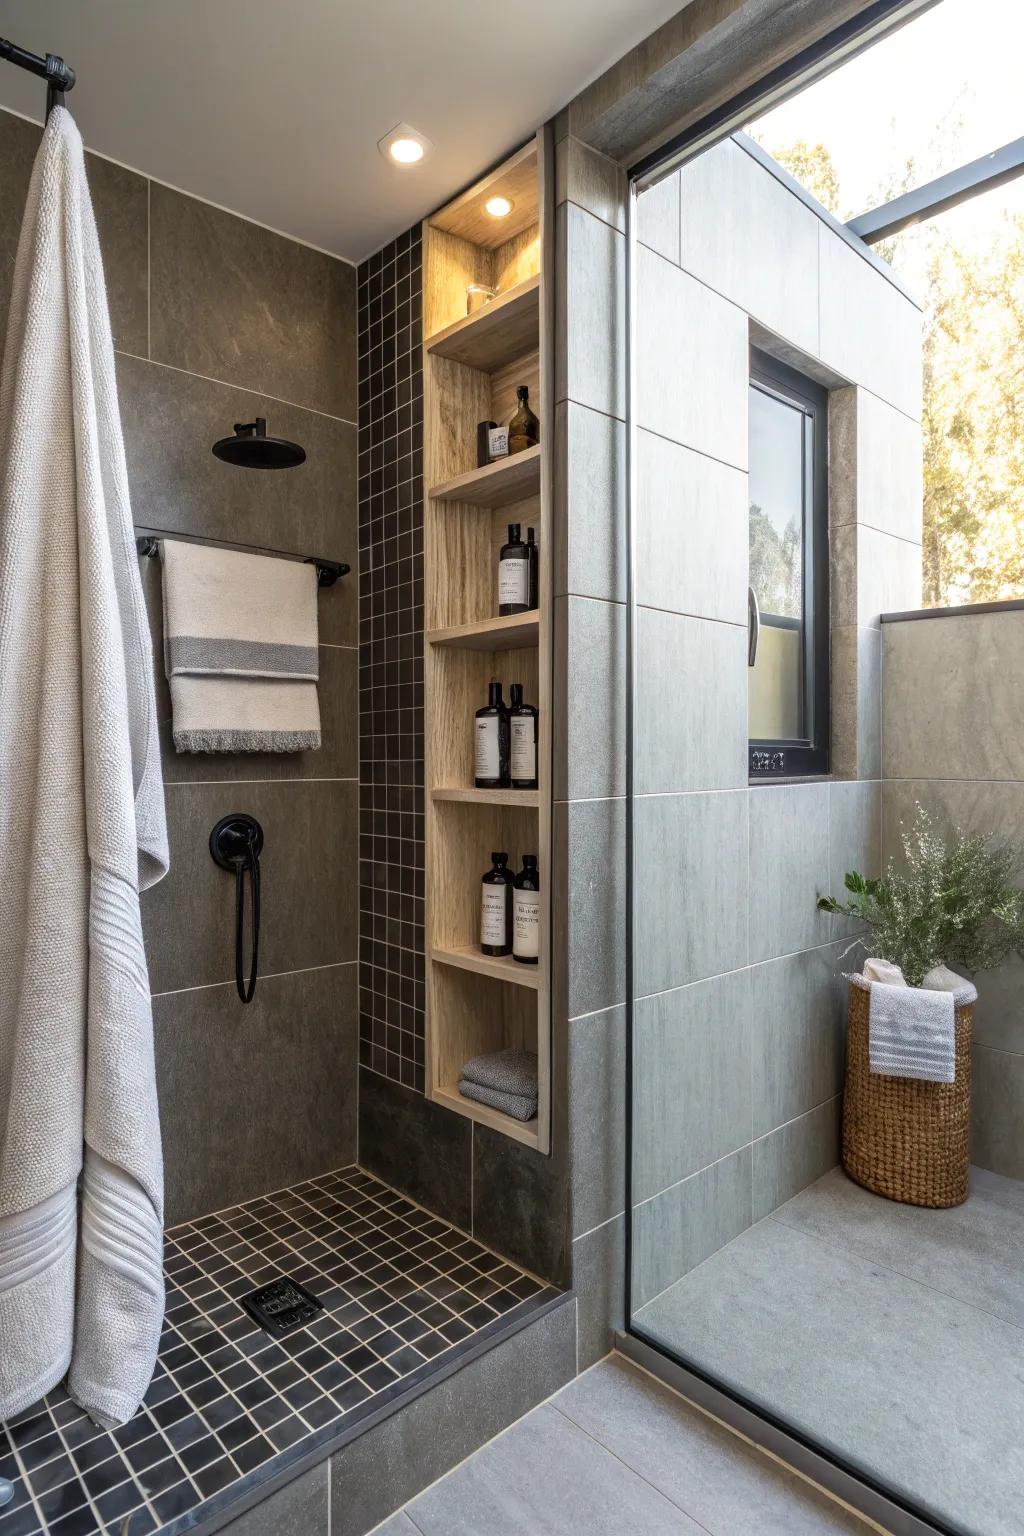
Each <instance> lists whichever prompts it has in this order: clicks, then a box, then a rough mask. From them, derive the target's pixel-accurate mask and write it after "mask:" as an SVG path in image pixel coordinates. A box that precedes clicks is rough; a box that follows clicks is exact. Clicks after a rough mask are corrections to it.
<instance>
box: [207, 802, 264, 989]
mask: <svg viewBox="0 0 1024 1536" xmlns="http://www.w3.org/2000/svg"><path fill="white" fill-rule="evenodd" d="M262 849H263V828H262V827H261V826H260V824H259V822H258V821H257V820H256V818H255V816H249V815H247V814H246V813H245V812H244V811H238V812H234V813H233V814H231V815H230V816H222V817H221V819H220V821H218V823H217V825H216V826H215V827H214V829H213V831H212V832H211V833H210V855H211V857H212V858H213V861H214V863H215V864H218V865H219V866H220V868H221V869H226V870H227V871H228V872H229V873H230V874H233V875H234V877H235V987H236V988H237V991H238V995H239V997H240V998H241V1000H242V1002H243V1003H251V1002H252V1000H253V996H254V995H255V992H256V980H257V977H258V975H259V951H260V853H261V852H262ZM247 871H248V875H249V890H250V900H251V904H252V950H251V955H250V961H249V979H248V981H246V979H245V969H244V962H243V949H244V943H245V876H246V872H247Z"/></svg>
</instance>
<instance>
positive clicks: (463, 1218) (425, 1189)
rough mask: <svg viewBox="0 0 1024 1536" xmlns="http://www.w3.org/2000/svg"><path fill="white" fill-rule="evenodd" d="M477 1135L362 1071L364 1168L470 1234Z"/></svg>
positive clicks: (418, 1097)
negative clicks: (475, 1137) (473, 1144)
mask: <svg viewBox="0 0 1024 1536" xmlns="http://www.w3.org/2000/svg"><path fill="white" fill-rule="evenodd" d="M472 1131H473V1125H472V1121H470V1120H465V1119H464V1118H463V1117H462V1115H453V1114H452V1113H451V1111H450V1110H447V1109H442V1108H440V1107H439V1106H438V1105H437V1104H432V1103H431V1102H430V1100H429V1099H425V1098H424V1097H423V1095H422V1094H421V1093H416V1092H415V1091H414V1090H413V1089H412V1088H403V1087H402V1086H401V1085H400V1084H399V1083H393V1082H391V1080H390V1079H389V1078H386V1077H381V1075H380V1073H379V1072H370V1071H369V1070H368V1069H367V1068H365V1067H363V1068H362V1069H361V1070H360V1074H359V1161H360V1163H362V1165H363V1166H364V1167H365V1168H368V1169H369V1171H370V1172H371V1173H375V1174H376V1175H377V1177H378V1178H380V1179H383V1180H384V1182H385V1183H386V1184H393V1185H394V1186H395V1187H396V1188H398V1189H401V1190H404V1191H405V1193H406V1194H407V1195H409V1197H410V1198H411V1199H413V1200H417V1201H419V1203H420V1204H421V1205H425V1206H426V1207H427V1208H428V1210H431V1211H436V1212H437V1214H438V1215H439V1216H443V1217H444V1219H445V1221H450V1222H453V1223H454V1225H455V1226H457V1227H462V1228H463V1229H464V1230H465V1231H467V1232H468V1231H469V1229H470V1224H471V1222H472V1157H473V1147H472ZM499 1246H500V1245H499ZM385 1513H386V1511H385Z"/></svg>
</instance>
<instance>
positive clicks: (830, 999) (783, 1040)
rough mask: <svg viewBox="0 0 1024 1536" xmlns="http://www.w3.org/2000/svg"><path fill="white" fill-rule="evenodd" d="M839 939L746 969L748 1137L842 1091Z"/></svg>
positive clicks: (844, 964) (843, 964)
mask: <svg viewBox="0 0 1024 1536" xmlns="http://www.w3.org/2000/svg"><path fill="white" fill-rule="evenodd" d="M846 948H847V944H846V942H845V941H840V942H839V943H837V944H828V945H826V946H825V947H824V948H822V949H807V950H803V951H802V952H801V953H800V954H796V955H787V956H786V957H785V958H784V959H781V960H769V961H768V962H767V963H766V964H763V965H755V966H753V967H752V968H751V973H750V977H751V990H752V993H753V996H754V997H755V998H756V999H757V1006H756V1008H755V1009H754V1024H753V1050H752V1053H751V1069H750V1077H751V1089H752V1097H753V1112H754V1135H755V1137H757V1136H766V1135H767V1134H768V1132H769V1131H774V1130H775V1129H776V1127H777V1126H780V1125H784V1124H785V1123H786V1122H787V1121H789V1120H795V1119H796V1117H797V1116H798V1115H803V1114H806V1112H807V1111H808V1110H810V1109H814V1108H815V1106H816V1105H818V1104H821V1103H823V1102H824V1101H825V1100H826V1099H831V1098H834V1097H835V1096H836V1094H838V1093H839V1092H840V1091H841V1089H842V1086H843V1073H844V1050H845V1035H846V1029H845V1024H846V983H845V982H844V980H843V976H842V973H843V971H844V970H847V971H848V970H849V969H850V962H849V960H848V959H847V958H846V957H845V955H844V951H845V950H846Z"/></svg>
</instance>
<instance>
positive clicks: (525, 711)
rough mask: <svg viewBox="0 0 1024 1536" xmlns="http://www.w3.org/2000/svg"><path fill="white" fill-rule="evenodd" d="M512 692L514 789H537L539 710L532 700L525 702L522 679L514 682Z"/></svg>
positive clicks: (511, 773) (511, 774)
mask: <svg viewBox="0 0 1024 1536" xmlns="http://www.w3.org/2000/svg"><path fill="white" fill-rule="evenodd" d="M509 693H510V694H511V696H512V702H511V704H510V705H509V707H508V737H509V742H508V756H509V782H510V784H511V785H512V788H513V789H536V788H537V711H536V709H535V708H534V707H533V705H532V704H524V703H523V685H522V683H513V684H512V687H511V688H510V689H509Z"/></svg>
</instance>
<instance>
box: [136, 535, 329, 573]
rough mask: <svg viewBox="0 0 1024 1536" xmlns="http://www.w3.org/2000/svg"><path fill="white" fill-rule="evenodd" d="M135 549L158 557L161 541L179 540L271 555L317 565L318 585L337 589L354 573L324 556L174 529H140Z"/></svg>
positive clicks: (217, 547) (247, 552) (179, 541)
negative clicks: (234, 541)
mask: <svg viewBox="0 0 1024 1536" xmlns="http://www.w3.org/2000/svg"><path fill="white" fill-rule="evenodd" d="M135 533H136V535H137V537H136V539H135V548H136V549H137V550H138V552H139V554H140V555H150V556H152V557H155V556H157V555H158V554H159V553H160V540H161V539H176V540H177V541H178V543H180V544H210V545H212V546H213V548H215V549H240V550H242V551H243V552H244V553H245V554H247V555H271V556H272V557H273V558H275V559H277V560H301V561H302V563H303V565H315V566H316V576H317V582H318V583H319V585H320V586H321V587H333V586H334V583H335V582H336V581H337V580H338V578H339V577H340V576H347V575H348V573H349V571H350V570H351V569H352V567H351V566H350V565H346V564H345V562H344V561H343V560H325V559H324V558H323V557H322V556H321V555H297V554H295V553H294V551H292V550H290V549H265V548H264V547H263V546H261V545H258V544H236V543H233V542H232V540H231V539H208V538H204V536H203V535H202V534H199V533H175V531H174V529H173V528H140V527H138V525H136V528H135Z"/></svg>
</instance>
